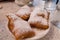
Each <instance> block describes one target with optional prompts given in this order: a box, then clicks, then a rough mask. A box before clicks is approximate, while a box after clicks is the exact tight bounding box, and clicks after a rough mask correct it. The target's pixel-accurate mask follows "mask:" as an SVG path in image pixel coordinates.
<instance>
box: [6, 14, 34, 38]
mask: <svg viewBox="0 0 60 40" xmlns="http://www.w3.org/2000/svg"><path fill="white" fill-rule="evenodd" d="M7 18H8V28H9V30H10V31H11V32H12V34H13V35H14V36H15V37H16V39H19V38H20V39H23V38H29V37H33V36H34V35H35V33H34V31H33V30H32V29H31V27H30V25H29V23H28V22H26V21H24V20H22V19H21V18H19V17H17V16H16V15H15V14H12V13H10V14H8V15H7Z"/></svg>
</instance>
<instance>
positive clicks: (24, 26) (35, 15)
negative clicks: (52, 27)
mask: <svg viewBox="0 0 60 40" xmlns="http://www.w3.org/2000/svg"><path fill="white" fill-rule="evenodd" d="M7 18H8V28H9V30H10V31H11V32H12V33H13V34H14V36H15V37H16V39H19V38H20V39H24V38H27V37H33V36H34V35H35V32H34V30H33V28H39V29H48V28H49V12H47V11H46V10H41V9H40V7H35V8H34V9H33V11H32V10H31V8H30V7H29V6H27V5H25V6H23V7H21V8H20V10H19V11H18V12H17V13H15V14H13V13H10V14H8V15H7ZM27 19H28V21H26V20H27ZM32 27H33V28H32Z"/></svg>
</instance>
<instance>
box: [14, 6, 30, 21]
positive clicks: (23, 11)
mask: <svg viewBox="0 0 60 40" xmlns="http://www.w3.org/2000/svg"><path fill="white" fill-rule="evenodd" d="M30 13H31V8H30V7H29V6H27V5H25V6H23V7H21V8H20V10H19V11H17V13H15V14H16V15H17V16H18V17H21V18H22V19H24V20H27V19H28V18H29V16H30Z"/></svg>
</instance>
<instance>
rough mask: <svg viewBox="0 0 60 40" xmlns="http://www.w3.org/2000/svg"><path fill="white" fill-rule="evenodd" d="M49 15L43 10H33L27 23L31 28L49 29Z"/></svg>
mask: <svg viewBox="0 0 60 40" xmlns="http://www.w3.org/2000/svg"><path fill="white" fill-rule="evenodd" d="M48 17H49V14H48V12H47V11H45V10H40V8H38V7H37V8H35V9H34V10H33V12H32V13H31V15H30V18H29V20H28V22H29V23H30V25H31V26H32V27H36V28H41V29H47V28H48V27H49V21H48V19H49V18H48Z"/></svg>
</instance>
